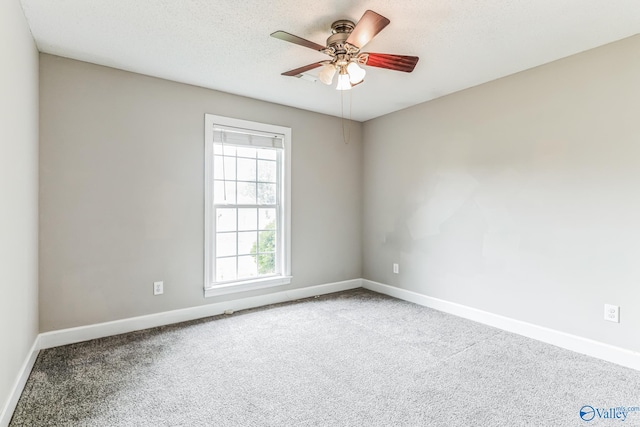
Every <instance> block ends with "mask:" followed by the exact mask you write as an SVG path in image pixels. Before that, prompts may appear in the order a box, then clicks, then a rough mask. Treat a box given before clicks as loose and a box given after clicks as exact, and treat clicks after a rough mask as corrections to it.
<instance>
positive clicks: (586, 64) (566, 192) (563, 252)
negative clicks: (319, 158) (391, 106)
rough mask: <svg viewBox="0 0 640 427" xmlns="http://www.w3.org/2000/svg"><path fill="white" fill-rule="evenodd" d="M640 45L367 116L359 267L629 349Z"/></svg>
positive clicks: (635, 263) (639, 222) (638, 277)
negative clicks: (608, 318)
mask: <svg viewBox="0 0 640 427" xmlns="http://www.w3.org/2000/svg"><path fill="white" fill-rule="evenodd" d="M638 52H640V36H635V37H632V38H629V39H626V40H623V41H620V42H617V43H613V44H611V45H607V46H604V47H601V48H598V49H595V50H591V51H588V52H586V53H582V54H579V55H576V56H573V57H570V58H567V59H563V60H560V61H557V62H554V63H550V64H547V65H544V66H541V67H538V68H535V69H532V70H529V71H525V72H522V73H520V74H516V75H513V76H510V77H507V78H504V79H501V80H498V81H494V82H491V83H488V84H484V85H482V86H478V87H475V88H472V89H469V90H465V91H463V92H459V93H456V94H453V95H451V96H447V97H444V98H440V99H438V100H435V101H432V102H428V103H425V104H421V105H418V106H416V107H413V108H409V109H407V110H404V111H400V112H397V113H394V114H390V115H387V116H384V117H381V118H378V119H375V120H372V121H369V122H366V123H365V124H364V129H363V135H364V136H363V141H364V148H363V152H364V166H363V167H364V193H365V194H364V209H363V212H364V231H363V250H364V252H363V257H364V261H363V273H364V277H365V278H367V279H371V280H375V281H379V282H383V283H387V284H390V285H394V286H398V287H401V288H404V289H408V290H411V291H415V292H419V293H422V294H426V295H429V296H432V297H437V298H441V299H444V300H448V301H452V302H456V303H461V304H465V305H468V306H471V307H476V308H479V309H482V310H487V311H490V312H492V313H497V314H500V315H505V316H508V317H512V318H515V319H520V320H523V321H527V322H532V323H534V324H537V325H542V326H546V327H550V328H553V329H556V330H560V331H565V332H568V333H572V334H576V335H579V336H583V337H587V338H592V339H594V340H597V341H601V342H605V343H610V344H613V345H616V346H621V347H625V348H628V349H631V350H635V351H640V334H639V333H638V331H640V306H639V301H640V262H639V260H640V196H638V194H639V190H638V188H639V186H640V119H639V112H640V54H639V53H638ZM393 262H399V263H400V274H399V275H394V274H392V263H393ZM605 303H610V304H617V305H620V306H621V323H620V324H614V323H610V322H605V321H604V320H603V305H604V304H605Z"/></svg>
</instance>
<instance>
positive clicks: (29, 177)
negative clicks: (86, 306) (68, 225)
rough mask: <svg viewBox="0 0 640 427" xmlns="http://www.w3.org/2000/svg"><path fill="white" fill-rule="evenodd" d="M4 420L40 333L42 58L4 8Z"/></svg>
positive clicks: (0, 186)
mask: <svg viewBox="0 0 640 427" xmlns="http://www.w3.org/2000/svg"><path fill="white" fill-rule="evenodd" d="M0 57H2V58H3V60H2V66H0V415H1V413H2V410H3V408H4V407H5V404H6V403H7V399H8V397H9V393H10V392H11V390H12V388H13V386H14V384H15V382H16V380H17V378H18V375H19V372H20V369H21V367H22V364H23V363H24V361H25V360H26V358H27V355H28V354H29V350H30V348H31V346H32V345H33V343H34V340H35V338H36V335H37V333H38V305H37V304H38V300H37V297H38V276H37V274H38V265H37V264H38V52H37V50H36V47H35V44H34V42H33V39H32V38H31V33H30V32H29V28H28V27H27V23H26V20H25V18H24V15H23V13H22V9H21V8H20V2H19V1H18V0H8V1H2V2H0Z"/></svg>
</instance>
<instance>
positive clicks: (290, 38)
mask: <svg viewBox="0 0 640 427" xmlns="http://www.w3.org/2000/svg"><path fill="white" fill-rule="evenodd" d="M271 37H274V38H276V39H280V40H284V41H286V42H289V43H295V44H299V45H300V46H304V47H308V48H309V49H313V50H318V51H321V50H323V49H324V48H325V47H326V46H322V45H321V44H318V43H314V42H311V41H309V40H306V39H303V38H302V37H298V36H294V35H293V34H289V33H287V32H286V31H276V32H275V33H272V34H271Z"/></svg>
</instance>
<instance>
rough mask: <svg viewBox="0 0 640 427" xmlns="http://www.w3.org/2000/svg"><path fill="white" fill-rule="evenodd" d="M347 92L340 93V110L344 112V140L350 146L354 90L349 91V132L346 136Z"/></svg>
mask: <svg viewBox="0 0 640 427" xmlns="http://www.w3.org/2000/svg"><path fill="white" fill-rule="evenodd" d="M345 92H346V91H344V90H341V91H340V108H341V111H342V140H343V141H344V143H345V144H348V143H349V141H351V126H352V125H353V123H352V120H351V107H352V105H353V102H352V101H353V94H352V92H353V90H350V91H349V132H348V133H346V135H345V129H344V93H345Z"/></svg>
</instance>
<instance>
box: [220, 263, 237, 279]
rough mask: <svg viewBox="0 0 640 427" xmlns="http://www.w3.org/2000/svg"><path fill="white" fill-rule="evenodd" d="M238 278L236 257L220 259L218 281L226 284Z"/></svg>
mask: <svg viewBox="0 0 640 427" xmlns="http://www.w3.org/2000/svg"><path fill="white" fill-rule="evenodd" d="M236 278H237V275H236V257H231V258H218V259H217V260H216V281H217V282H224V281H225V280H235V279H236Z"/></svg>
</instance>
